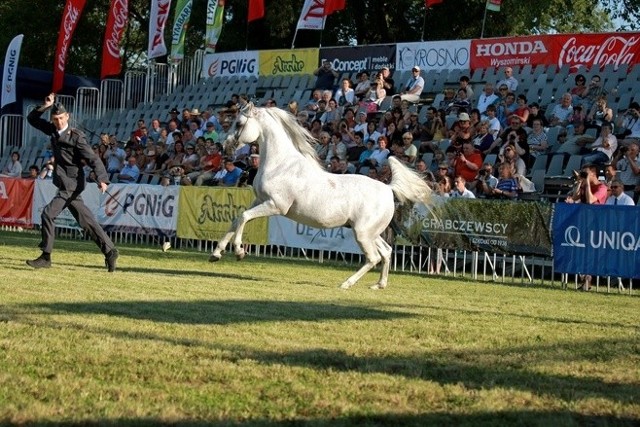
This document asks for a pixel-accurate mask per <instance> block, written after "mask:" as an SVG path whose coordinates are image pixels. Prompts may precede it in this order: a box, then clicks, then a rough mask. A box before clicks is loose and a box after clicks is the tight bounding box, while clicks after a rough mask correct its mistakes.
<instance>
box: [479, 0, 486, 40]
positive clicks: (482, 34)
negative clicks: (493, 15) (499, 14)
mask: <svg viewBox="0 0 640 427" xmlns="http://www.w3.org/2000/svg"><path fill="white" fill-rule="evenodd" d="M486 21H487V4H486V3H485V5H484V17H483V18H482V31H481V33H480V38H481V39H482V38H484V23H485V22H486Z"/></svg>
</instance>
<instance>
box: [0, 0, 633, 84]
mask: <svg viewBox="0 0 640 427" xmlns="http://www.w3.org/2000/svg"><path fill="white" fill-rule="evenodd" d="M175 3H176V1H173V6H174V7H175ZM303 3H304V0H277V1H276V0H266V16H265V18H264V19H261V20H258V21H254V22H251V23H249V24H247V0H227V6H226V8H225V10H226V13H225V15H226V21H225V24H224V27H223V30H222V34H221V38H220V41H219V48H218V50H219V51H237V50H245V49H250V50H255V49H283V48H284V49H287V48H289V47H290V46H291V43H292V40H293V36H294V34H295V27H296V23H297V21H298V18H299V15H300V11H301V10H302V5H303ZM109 4H110V0H91V1H88V2H87V4H86V7H85V10H84V13H83V16H82V18H81V20H80V22H79V24H78V28H77V30H76V33H75V35H74V39H73V43H72V48H71V51H70V52H69V57H68V64H67V72H68V73H71V74H78V75H84V76H89V77H97V76H99V74H100V65H101V64H100V59H101V58H102V42H103V37H104V23H105V22H106V14H107V12H108V9H109ZM26 7H28V8H29V10H28V16H29V18H28V19H25V18H24V17H25V12H26V11H25V8H26ZM63 7H64V2H62V1H57V2H52V1H50V0H33V1H32V2H29V3H25V2H24V0H2V2H0V25H2V28H3V30H4V31H3V32H2V33H1V34H0V49H2V48H4V47H5V46H7V45H8V44H9V42H10V40H11V39H12V38H13V37H14V36H15V35H17V34H20V33H23V34H25V38H24V41H23V47H22V53H21V57H20V65H21V66H26V67H33V68H38V69H43V70H51V69H52V68H53V63H54V55H55V49H56V43H57V39H58V29H59V27H60V19H61V16H62V10H63ZM205 10H206V0H193V10H192V13H191V20H190V26H189V30H188V34H187V42H186V43H187V45H186V47H185V53H186V54H187V55H193V54H194V52H195V51H196V50H197V49H199V48H202V47H203V45H204V31H205V13H206V11H205ZM172 12H173V11H172ZM484 14H485V0H444V1H443V3H441V4H439V5H436V6H434V7H432V8H430V9H428V10H425V2H424V0H347V7H346V9H345V10H343V11H340V12H338V13H334V14H333V15H331V16H329V17H328V18H327V20H326V25H325V29H324V31H300V32H299V33H298V35H297V38H296V47H309V46H319V45H322V46H346V45H352V44H358V45H364V44H377V43H397V42H408V41H419V40H451V39H472V38H478V37H480V34H481V29H482V20H483V16H484ZM638 17H640V0H623V1H622V2H619V1H614V0H538V1H536V2H517V1H514V0H505V1H504V2H503V4H502V10H501V12H499V13H488V14H487V20H486V28H485V33H484V35H485V37H499V36H511V35H525V34H541V33H552V32H593V31H608V30H611V29H613V28H614V24H613V21H612V19H614V18H615V19H619V20H620V21H619V22H620V23H624V25H626V26H627V28H631V24H629V23H631V22H636V21H637V18H638ZM172 20H173V13H172V14H171V16H170V19H169V22H168V23H167V31H166V32H165V38H166V44H167V46H170V44H171V40H170V29H171V25H172ZM617 22H618V21H617ZM148 28H149V0H129V24H128V28H127V31H126V33H125V36H124V40H123V44H122V49H121V51H122V54H123V59H124V61H123V63H124V64H125V70H126V69H135V68H139V67H144V66H145V65H146V61H147V58H146V50H147V39H148V34H147V32H148ZM165 60H166V58H159V59H158V61H159V62H163V61H165Z"/></svg>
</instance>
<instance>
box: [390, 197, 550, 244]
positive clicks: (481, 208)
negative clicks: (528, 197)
mask: <svg viewBox="0 0 640 427" xmlns="http://www.w3.org/2000/svg"><path fill="white" fill-rule="evenodd" d="M551 214H552V210H551V205H550V204H548V203H538V202H535V203H534V202H513V201H501V200H481V199H475V200H474V199H442V201H441V202H440V203H439V204H438V205H437V206H435V207H434V208H433V209H432V210H431V211H429V210H427V209H426V208H425V207H424V206H421V205H416V206H413V207H408V208H401V210H399V211H398V212H397V214H396V218H395V224H396V227H395V232H396V234H397V238H400V239H404V240H405V242H406V241H408V242H410V243H412V244H418V243H421V244H426V245H428V246H432V247H438V248H442V249H464V250H468V251H486V252H494V253H503V254H509V255H543V256H550V255H551V233H550V223H551ZM398 242H402V240H398Z"/></svg>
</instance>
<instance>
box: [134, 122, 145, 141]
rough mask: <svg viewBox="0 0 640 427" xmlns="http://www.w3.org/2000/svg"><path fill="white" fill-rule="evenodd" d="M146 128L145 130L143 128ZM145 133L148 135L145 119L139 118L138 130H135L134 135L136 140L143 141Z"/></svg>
mask: <svg viewBox="0 0 640 427" xmlns="http://www.w3.org/2000/svg"><path fill="white" fill-rule="evenodd" d="M142 129H144V132H143V130H142ZM143 134H144V135H145V136H146V135H148V131H147V125H146V124H145V122H144V119H138V121H137V122H136V130H134V131H133V136H134V138H135V140H136V141H138V142H141V140H142V136H143Z"/></svg>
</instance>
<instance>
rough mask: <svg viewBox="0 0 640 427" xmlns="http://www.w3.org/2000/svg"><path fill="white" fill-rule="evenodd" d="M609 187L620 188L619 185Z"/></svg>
mask: <svg viewBox="0 0 640 427" xmlns="http://www.w3.org/2000/svg"><path fill="white" fill-rule="evenodd" d="M611 188H621V186H620V185H612V186H611Z"/></svg>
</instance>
